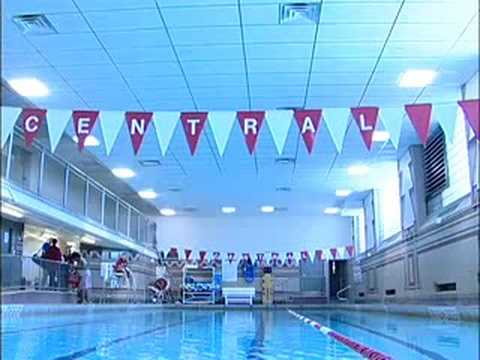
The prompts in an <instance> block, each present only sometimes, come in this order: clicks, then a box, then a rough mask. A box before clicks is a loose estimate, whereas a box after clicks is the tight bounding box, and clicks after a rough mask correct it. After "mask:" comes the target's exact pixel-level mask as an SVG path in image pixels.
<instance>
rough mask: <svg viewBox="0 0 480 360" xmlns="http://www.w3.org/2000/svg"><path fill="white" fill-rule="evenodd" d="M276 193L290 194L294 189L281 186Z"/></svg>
mask: <svg viewBox="0 0 480 360" xmlns="http://www.w3.org/2000/svg"><path fill="white" fill-rule="evenodd" d="M275 191H278V192H290V191H292V188H291V187H289V186H279V187H277V188H276V189H275Z"/></svg>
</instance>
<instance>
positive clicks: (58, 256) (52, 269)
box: [45, 238, 62, 288]
mask: <svg viewBox="0 0 480 360" xmlns="http://www.w3.org/2000/svg"><path fill="white" fill-rule="evenodd" d="M57 242H58V240H57V239H55V238H53V239H51V240H50V247H49V248H48V251H47V253H46V254H45V258H46V259H47V260H49V264H48V268H49V272H48V273H49V274H48V275H49V277H50V279H49V285H50V287H53V288H55V287H57V286H58V280H59V277H60V265H61V262H62V251H61V250H60V248H59V247H58V246H57Z"/></svg>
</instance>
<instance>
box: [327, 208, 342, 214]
mask: <svg viewBox="0 0 480 360" xmlns="http://www.w3.org/2000/svg"><path fill="white" fill-rule="evenodd" d="M323 212H324V213H325V214H327V215H336V214H338V213H339V212H340V209H339V208H337V207H327V208H326V209H325V210H323Z"/></svg>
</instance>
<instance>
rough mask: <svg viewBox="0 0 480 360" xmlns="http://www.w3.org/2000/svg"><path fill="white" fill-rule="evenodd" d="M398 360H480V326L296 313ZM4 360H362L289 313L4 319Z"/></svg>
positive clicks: (335, 313) (145, 312) (162, 312)
mask: <svg viewBox="0 0 480 360" xmlns="http://www.w3.org/2000/svg"><path fill="white" fill-rule="evenodd" d="M295 311H296V312H297V313H299V314H301V315H302V316H305V317H308V318H309V319H312V320H314V321H316V322H318V323H321V324H322V325H325V326H327V327H329V328H331V329H332V330H334V331H335V332H337V333H339V334H341V335H343V336H344V337H346V338H348V339H351V340H353V341H355V342H358V343H360V344H363V345H365V346H366V347H369V348H372V349H375V350H376V351H378V352H381V353H384V354H387V355H390V356H391V357H392V358H393V359H435V360H442V359H477V358H478V355H479V345H478V336H479V332H478V326H477V324H476V323H474V322H461V321H458V320H456V319H455V318H453V319H452V318H450V319H448V320H446V319H440V318H434V317H431V318H419V317H404V316H399V315H391V314H390V315H388V314H379V313H362V312H351V311H337V310H310V309H309V310H306V309H304V310H301V309H297V310H295ZM2 343H3V346H2V358H3V359H42V360H44V359H55V360H60V359H62V360H63V359H65V360H67V359H138V360H147V359H155V360H159V359H360V358H362V356H361V355H360V354H359V353H357V352H355V351H353V350H352V349H350V348H348V347H346V346H345V345H343V344H342V343H340V342H338V341H337V340H335V339H333V338H331V337H329V336H327V335H325V334H324V333H322V332H321V331H319V330H317V329H315V328H314V327H312V326H309V325H307V324H305V323H304V322H303V321H300V320H299V319H298V318H296V317H295V316H293V315H292V314H290V313H289V312H288V311H287V310H280V309H279V310H274V311H265V310H254V311H244V310H229V311H222V310H184V311H182V310H176V309H172V310H136V311H119V310H112V311H102V312H96V311H95V312H93V311H90V312H85V313H84V314H70V315H66V314H60V313H59V314H58V315H55V316H52V315H49V316H44V315H38V316H30V315H29V316H20V315H18V314H15V313H10V314H9V312H4V313H3V321H2Z"/></svg>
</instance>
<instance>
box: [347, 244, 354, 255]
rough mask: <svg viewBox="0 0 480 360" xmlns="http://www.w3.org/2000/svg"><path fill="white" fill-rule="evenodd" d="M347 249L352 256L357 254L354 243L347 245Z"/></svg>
mask: <svg viewBox="0 0 480 360" xmlns="http://www.w3.org/2000/svg"><path fill="white" fill-rule="evenodd" d="M345 250H346V252H347V254H348V256H349V257H350V258H353V257H354V256H355V247H354V246H353V245H347V246H345Z"/></svg>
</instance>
